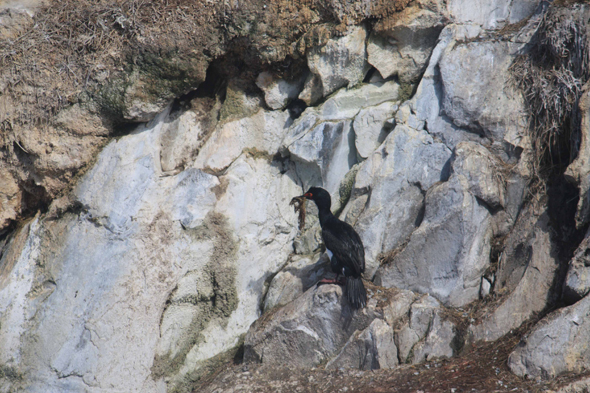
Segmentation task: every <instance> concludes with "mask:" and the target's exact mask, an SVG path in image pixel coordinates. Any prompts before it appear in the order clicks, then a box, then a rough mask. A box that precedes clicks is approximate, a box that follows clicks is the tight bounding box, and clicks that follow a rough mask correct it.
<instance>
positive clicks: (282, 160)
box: [0, 0, 588, 392]
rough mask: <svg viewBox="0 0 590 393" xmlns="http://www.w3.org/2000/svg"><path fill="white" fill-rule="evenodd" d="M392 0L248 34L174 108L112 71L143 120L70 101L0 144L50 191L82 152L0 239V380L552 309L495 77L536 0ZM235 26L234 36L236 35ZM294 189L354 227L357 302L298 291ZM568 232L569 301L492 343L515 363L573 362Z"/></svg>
mask: <svg viewBox="0 0 590 393" xmlns="http://www.w3.org/2000/svg"><path fill="white" fill-rule="evenodd" d="M402 3H403V2H396V6H399V8H396V10H401V9H402V8H403V10H402V11H401V12H400V13H398V14H395V15H389V14H387V15H385V14H384V15H382V16H383V17H382V18H380V19H379V20H377V21H375V23H374V24H373V23H372V24H367V23H364V22H365V21H364V19H365V18H373V17H374V14H373V13H372V11H371V10H370V9H371V7H368V6H367V7H365V6H366V5H367V4H373V5H374V3H371V2H369V3H367V2H363V4H364V6H362V5H363V4H360V3H357V2H346V4H339V5H336V4H332V3H330V6H329V7H327V8H326V9H325V10H324V11H325V12H326V13H331V15H332V17H333V18H337V19H338V22H339V24H338V25H337V26H336V25H335V26H325V25H321V26H319V25H317V26H315V25H314V26H315V27H314V29H311V28H310V30H309V31H306V32H300V33H301V34H302V36H301V37H300V38H301V39H300V40H297V41H296V42H293V45H290V44H289V45H286V44H285V43H284V41H285V40H286V41H288V40H287V39H286V38H284V40H283V41H281V44H280V45H279V44H276V47H273V46H272V45H271V44H270V43H269V42H270V41H268V40H271V38H272V37H271V38H269V37H268V36H264V37H263V38H264V42H266V43H267V44H268V45H266V44H265V45H266V46H264V45H262V44H261V46H256V48H258V49H260V53H258V52H257V53H255V54H253V55H252V56H261V59H263V60H264V61H268V62H271V63H272V64H270V65H268V67H266V66H265V67H266V68H265V67H262V66H260V67H259V68H260V69H259V68H255V69H249V70H248V71H247V72H244V73H243V75H235V74H232V73H230V72H226V71H227V70H225V71H224V72H225V73H226V74H227V80H217V79H216V80H207V81H205V85H206V86H207V88H202V89H198V90H196V91H194V92H192V93H191V94H188V95H182V96H181V97H179V99H178V100H177V101H175V102H174V103H173V105H168V104H169V101H170V100H171V99H172V98H171V97H168V96H166V97H167V98H166V99H163V100H162V102H160V101H158V102H152V101H149V100H148V101H145V102H142V101H141V100H139V101H137V100H136V101H137V102H136V101H134V99H135V98H137V97H138V96H140V95H141V94H140V93H141V91H142V89H144V88H146V86H145V83H146V81H145V80H142V79H141V78H139V79H133V78H134V76H133V75H130V76H129V78H130V79H129V83H130V84H129V86H127V87H129V89H132V90H128V91H127V93H129V92H131V93H133V94H131V93H129V94H130V95H129V97H127V98H129V100H130V101H129V102H127V112H126V113H127V115H128V117H130V118H133V119H134V120H149V119H152V120H151V121H150V122H149V123H146V124H141V125H136V126H135V127H133V130H132V131H131V132H129V133H128V134H127V135H123V136H120V137H118V138H115V139H109V138H107V137H108V135H110V132H111V130H110V129H108V127H106V126H105V125H104V124H102V123H101V122H100V121H98V120H99V119H100V116H99V111H98V110H97V108H88V107H86V106H82V105H78V106H75V105H74V106H71V107H68V108H67V109H64V110H62V111H60V112H59V115H58V122H57V123H56V124H57V126H58V131H59V130H61V131H63V130H66V129H67V130H68V133H67V134H68V136H66V137H64V138H61V137H62V136H63V134H60V132H61V131H60V132H57V131H56V132H55V133H52V135H53V136H54V137H55V138H57V139H56V140H55V146H54V149H55V150H52V151H53V152H55V154H54V155H52V154H51V152H50V153H47V151H48V150H47V146H49V145H44V144H38V143H37V144H35V143H34V141H29V140H21V139H18V138H17V139H15V140H14V141H13V142H14V143H12V144H11V146H12V149H13V151H11V152H12V153H14V154H16V155H18V156H19V157H21V158H23V159H24V157H25V156H26V155H27V154H33V153H34V154H36V155H37V156H38V157H39V159H38V161H37V162H35V163H34V164H35V165H36V168H41V167H43V168H45V169H46V170H44V171H42V172H43V178H39V179H38V180H39V182H38V184H41V185H42V187H45V188H47V187H48V186H47V185H48V184H50V183H51V184H52V187H53V188H52V190H56V193H55V195H58V194H59V193H58V192H57V190H58V189H60V187H63V180H64V179H63V176H62V175H63V171H62V172H60V173H61V174H60V175H59V176H57V178H59V179H58V180H55V178H56V177H55V176H54V177H52V174H54V173H55V172H56V171H57V169H55V168H58V167H59V168H61V169H63V168H67V169H68V171H70V174H71V175H72V176H73V173H75V172H76V171H77V170H78V169H79V168H81V167H82V166H83V165H86V164H87V163H89V162H90V161H91V160H93V161H92V162H93V164H92V165H91V166H90V167H89V169H88V171H87V172H86V173H84V174H79V178H77V179H76V182H75V183H73V184H72V191H71V192H68V193H64V197H63V198H60V199H56V200H55V201H54V202H53V203H52V204H51V205H50V206H49V207H48V209H47V211H46V212H39V213H38V214H37V215H36V216H35V217H34V218H32V219H30V220H28V221H27V222H23V223H22V225H20V226H18V227H17V228H16V229H15V230H14V231H12V232H11V233H10V234H6V235H4V236H3V237H2V238H1V240H0V349H1V350H0V381H1V383H0V391H3V392H11V391H27V392H46V391H48V390H49V391H109V390H112V389H115V388H116V389H118V390H121V391H144V392H164V391H170V392H189V391H192V390H194V383H195V381H198V380H199V378H201V377H202V376H203V375H205V374H206V373H207V372H208V371H209V370H211V369H212V368H213V367H215V366H216V365H217V364H219V363H220V362H221V363H222V362H223V361H224V360H225V359H226V358H228V357H230V356H233V354H234V353H235V351H236V348H237V347H239V346H240V345H242V344H243V348H244V360H245V361H246V362H260V363H263V364H264V365H269V366H282V367H288V368H291V369H308V368H311V367H326V368H328V369H340V368H357V369H360V370H372V369H377V368H395V367H398V366H400V365H403V364H416V363H420V362H424V361H430V360H433V359H436V358H443V357H452V356H454V355H456V354H457V352H458V351H460V350H461V348H462V347H463V345H464V344H465V342H466V341H467V342H469V341H479V340H488V341H493V340H496V339H499V338H500V337H502V336H503V335H505V334H506V333H507V332H509V331H511V330H513V329H516V328H518V327H519V326H521V325H522V323H524V322H525V321H526V320H528V319H530V318H532V317H534V316H535V315H536V314H537V313H541V312H544V311H545V310H546V309H547V308H548V307H549V306H550V305H551V304H553V303H554V300H555V299H556V293H561V290H562V288H561V286H560V285H559V280H560V277H561V276H560V274H562V273H565V271H564V272H562V271H561V269H560V267H561V266H560V264H562V263H563V262H564V261H563V260H561V259H560V258H561V256H560V255H558V254H559V253H556V252H555V249H554V246H555V244H554V239H553V237H552V233H553V230H554V228H553V227H552V221H551V220H552V219H551V215H550V212H549V210H550V208H549V207H548V206H545V205H543V204H540V203H539V204H534V203H530V204H529V203H528V202H527V200H526V198H525V196H526V195H527V192H528V191H529V190H528V189H527V184H528V182H529V181H530V180H531V177H532V173H531V162H532V156H533V152H532V151H531V150H532V145H531V141H530V138H529V137H528V135H527V133H526V125H527V115H526V113H527V112H526V108H525V105H524V99H523V97H522V96H521V94H520V93H519V91H517V90H515V89H513V88H512V87H511V85H509V84H507V81H506V80H507V74H508V72H509V67H510V65H511V64H512V63H513V61H514V59H515V57H516V56H517V53H519V50H523V48H525V46H526V44H527V43H528V39H529V38H530V36H531V31H533V30H534V28H535V27H536V26H537V25H536V23H538V21H539V20H540V19H541V18H542V14H541V13H538V14H535V13H534V12H535V10H537V5H538V4H537V2H533V1H521V2H514V1H502V0H498V1H493V2H491V3H490V4H488V3H485V4H483V3H481V2H475V3H473V2H471V3H470V2H466V1H459V0H453V1H447V2H442V1H441V2H439V1H426V0H424V1H414V2H412V3H411V4H409V3H404V4H403V5H401V4H402ZM480 3H481V4H480ZM355 4H356V8H355ZM349 6H350V7H349ZM405 6H407V7H405ZM404 7H405V8H404ZM262 9H263V10H264V9H265V8H262ZM351 9H354V10H356V11H355V12H354V15H356V16H357V17H358V19H354V20H353V19H348V17H347V15H348V16H349V17H350V15H352V13H351ZM540 11H543V9H542V8H540ZM261 12H262V11H261ZM269 12H270V11H269ZM310 12H311V11H310ZM252 15H254V14H252ZM252 15H250V16H252ZM259 17H260V18H263V16H259ZM309 17H310V18H311V19H312V20H316V19H317V21H321V20H323V19H321V18H320V15H319V14H315V13H312V14H310V16H309ZM252 18H253V19H251V20H250V19H247V20H246V19H245V20H244V21H243V22H244V25H243V26H242V27H241V28H242V29H245V30H248V31H250V32H252V31H255V24H254V23H253V21H261V20H263V19H256V18H255V17H254V16H252ZM322 18H323V16H322ZM317 21H316V22H317ZM520 21H522V22H523V23H521V24H519V25H518V26H509V28H507V29H505V30H502V31H501V32H500V31H497V30H494V29H497V28H500V27H503V26H505V25H506V24H507V23H516V22H520ZM316 22H313V23H314V24H315V23H316ZM310 23H311V22H310ZM317 23H319V22H317ZM232 26H233V25H232ZM233 28H236V27H235V26H233ZM519 28H521V30H520V31H519V32H518V33H515V32H514V30H518V29H519ZM260 29H261V30H260V31H267V30H265V29H267V26H260ZM230 30H231V29H230ZM242 33H243V32H242ZM242 33H240V32H238V31H233V30H231V31H230V32H228V34H230V35H232V37H234V38H235V37H241V36H242ZM264 34H266V33H264ZM264 34H263V35H264ZM277 34H278V33H277ZM527 37H528V38H527ZM275 38H276V37H275ZM276 39H279V38H276ZM235 42H236V45H238V44H239V42H240V41H239V40H236V41H235ZM287 47H288V48H290V49H289V51H287V49H286V48H287ZM261 53H263V54H261ZM218 54H219V53H218ZM213 55H214V54H211V56H213ZM287 55H289V56H292V57H290V58H289V59H290V60H289V61H285V62H283V59H285V58H286V56H287ZM225 61H227V59H226V60H225ZM262 62H263V61H262V60H261V63H262ZM279 62H280V63H279ZM216 64H217V65H219V67H222V66H223V64H225V63H219V64H218V63H216ZM226 66H227V64H226ZM234 66H235V65H232V67H234ZM289 67H293V68H297V69H292V68H289ZM373 68H374V69H373ZM200 71H203V72H201V74H203V75H201V76H202V77H203V78H205V77H204V74H205V73H204V69H201V70H200ZM213 71H215V72H213ZM221 71H223V70H211V72H210V73H209V75H210V76H209V78H213V79H215V78H221V76H223V75H225V74H224V72H221ZM211 75H213V76H211ZM136 76H137V75H136ZM193 88H196V86H193ZM133 89H135V90H133ZM179 95H180V93H179ZM586 98H587V97H586ZM152 104H153V106H150V105H152ZM584 105H585V101H584V100H582V101H581V106H582V107H583V108H585V106H584ZM294 106H295V108H294ZM130 111H131V112H130ZM154 116H155V118H154ZM582 120H583V121H582V123H584V124H585V123H586V122H587V121H586V120H587V119H586V118H585V117H584V119H582ZM30 132H37V133H39V132H41V131H40V130H37V129H34V128H32V129H31V131H30ZM69 133H74V134H75V133H78V134H79V135H80V136H82V135H86V136H88V135H90V136H92V138H94V139H92V141H93V142H92V143H91V144H92V148H84V146H82V145H83V144H85V143H87V140H86V142H83V143H82V142H80V141H79V140H78V139H77V138H73V137H72V138H70V137H71V135H70V134H69ZM61 139H63V143H57V142H58V141H61ZM52 143H53V142H52ZM77 143H78V144H77ZM88 143H90V142H88ZM585 149H586V148H585V147H582V148H581V151H585ZM21 150H22V152H24V153H26V154H24V153H23V154H21V153H22V152H21V153H19V152H20V151H21ZM43 151H45V153H43ZM68 151H70V152H69V153H68V154H66V153H67V152H68ZM27 152H28V153H27ZM12 153H11V154H12ZM42 153H43V154H42ZM578 160H579V162H580V163H581V162H582V159H581V158H579V159H578ZM60 165H61V166H60ZM580 165H581V164H580ZM59 168H58V169H59ZM572 168H573V167H572ZM21 169H22V168H21ZM571 171H572V174H571V176H570V177H571V178H572V179H574V178H575V179H574V180H575V181H576V182H577V183H576V184H580V185H583V184H585V183H583V176H585V175H584V172H583V168H582V169H580V170H579V171H578V172H576V173H574V172H573V169H571ZM21 175H22V177H19V176H20V175H19V173H18V170H16V172H15V171H9V172H5V171H1V172H0V185H1V186H2V187H0V202H1V203H2V206H3V209H2V211H0V227H3V226H4V225H5V224H6V223H8V222H9V221H11V220H14V219H15V218H16V217H18V215H19V214H20V213H19V212H20V211H21V210H22V204H21V202H23V201H24V199H23V195H22V189H21V188H20V185H19V181H21V180H22V179H24V178H26V176H25V174H24V173H21ZM27 176H28V175H27ZM52 182H53V183H52ZM35 184H37V183H35ZM38 184H37V185H38ZM310 186H321V187H324V188H326V189H327V190H328V191H329V192H330V194H331V196H332V201H333V206H332V208H333V211H334V213H335V214H336V215H338V216H339V217H340V218H341V219H343V220H346V221H347V222H349V223H350V224H351V225H353V226H354V228H355V229H356V231H357V232H358V233H359V235H360V237H361V239H362V241H363V244H364V246H365V253H366V271H365V274H364V279H365V283H366V286H367V289H368V293H369V301H368V305H367V307H366V308H364V309H362V310H357V311H353V310H352V309H351V308H350V306H349V304H348V303H347V301H346V299H345V298H344V297H343V296H342V288H341V287H340V286H336V285H320V286H317V285H316V284H317V282H318V281H319V279H321V278H322V277H325V276H327V275H330V274H331V272H330V269H329V264H328V260H327V256H326V254H325V253H324V249H323V245H322V240H321V236H320V228H319V223H318V220H317V217H316V212H317V210H316V209H315V207H314V206H313V205H312V204H308V205H307V217H306V218H305V220H303V224H304V225H303V228H300V229H298V228H297V224H298V220H297V219H298V217H297V216H296V214H294V213H293V211H292V208H291V207H290V206H289V202H290V200H291V198H292V197H294V196H297V195H300V194H301V193H302V192H304V191H305V190H306V189H307V188H308V187H310ZM30 187H34V184H32V183H31V184H30ZM47 189H49V188H47ZM19 193H20V194H19ZM580 206H581V207H580V212H581V213H579V217H580V218H579V222H580V223H583V222H584V221H583V219H582V216H583V214H582V213H583V206H584V205H583V201H582V202H581V205H580ZM6 225H7V224H6ZM586 243H587V242H584V243H582V245H580V248H579V249H578V251H577V253H576V255H575V259H574V260H572V262H571V263H570V265H571V268H570V272H569V273H568V276H567V277H568V278H567V280H566V285H565V287H564V288H563V293H564V294H565V295H566V298H567V299H569V300H568V301H570V302H575V301H578V300H579V299H582V300H580V301H578V302H577V303H575V304H573V305H571V306H570V307H569V308H566V309H562V310H558V311H557V312H555V313H554V314H551V315H550V316H549V317H547V319H546V323H544V324H543V325H540V326H538V327H536V328H535V330H533V331H532V333H531V335H530V336H529V338H528V339H527V342H526V343H523V344H522V345H521V346H520V347H519V348H518V349H517V350H516V351H515V352H514V354H513V355H512V357H511V361H510V362H511V363H510V364H511V367H512V369H513V370H514V371H515V372H517V373H518V374H519V375H525V374H528V375H532V376H539V375H540V376H553V375H557V374H559V373H562V372H568V371H574V372H579V371H580V370H583V369H584V367H587V364H588V359H587V357H588V356H587V353H586V352H585V349H584V348H585V347H580V346H579V345H578V344H579V343H578V341H577V340H580V342H581V341H583V340H584V339H585V338H586V336H585V330H584V329H586V325H587V323H586V322H585V319H584V318H585V315H586V314H587V312H586V311H585V310H586V309H585V307H586V299H587V298H586V297H584V296H586V294H587V292H588V285H587V283H586V281H587V280H586V277H585V275H586V271H585V269H586V259H585V254H586V251H587V250H586V248H587V245H586ZM489 296H493V297H494V299H497V302H495V303H494V307H490V308H489V313H488V314H486V315H484V316H483V317H481V318H479V319H478V320H469V319H467V318H468V314H467V313H464V312H463V309H461V308H462V307H469V306H470V304H472V303H473V302H476V301H478V300H480V298H486V297H489ZM560 332H568V334H566V335H563V334H562V335H560V336H559V337H557V336H558V335H559V333H560ZM544 336H547V337H551V342H549V343H547V342H546V340H545V339H544V338H543V337H544ZM580 348H581V349H580ZM554 353H556V354H558V356H555V357H551V356H548V355H547V354H554Z"/></svg>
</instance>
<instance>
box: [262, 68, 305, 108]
mask: <svg viewBox="0 0 590 393" xmlns="http://www.w3.org/2000/svg"><path fill="white" fill-rule="evenodd" d="M303 82H304V79H302V78H300V79H299V80H295V81H286V80H284V79H279V78H277V77H276V76H275V75H273V74H272V73H270V72H267V71H265V72H262V73H260V74H259V75H258V77H257V78H256V86H258V87H259V88H260V89H261V90H262V91H263V92H264V101H265V102H266V105H268V107H269V108H270V109H273V110H277V109H284V108H285V107H286V106H287V104H288V103H289V101H291V100H292V99H293V98H297V96H298V95H299V92H301V89H302V88H303ZM308 105H309V104H308Z"/></svg>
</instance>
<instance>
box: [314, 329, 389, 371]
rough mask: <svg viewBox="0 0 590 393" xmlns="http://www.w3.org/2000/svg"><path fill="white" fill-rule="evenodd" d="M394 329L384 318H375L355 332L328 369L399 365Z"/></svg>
mask: <svg viewBox="0 0 590 393" xmlns="http://www.w3.org/2000/svg"><path fill="white" fill-rule="evenodd" d="M398 363H399V362H398V359H397V348H396V346H395V342H394V341H393V329H392V328H391V326H389V325H388V324H387V323H386V322H385V321H383V320H382V319H374V320H373V322H371V324H370V325H369V326H368V327H367V328H366V329H365V330H363V331H357V332H355V333H354V334H353V335H352V336H351V337H350V339H349V340H348V342H347V343H346V344H345V345H344V347H343V348H342V350H341V351H340V352H339V353H338V355H336V357H335V358H334V359H332V360H330V361H329V362H328V364H326V368H327V369H339V368H358V369H360V370H377V369H382V368H385V369H387V368H394V367H395V366H397V365H398Z"/></svg>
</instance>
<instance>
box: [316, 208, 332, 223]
mask: <svg viewBox="0 0 590 393" xmlns="http://www.w3.org/2000/svg"><path fill="white" fill-rule="evenodd" d="M316 205H317V203H316ZM318 211H319V212H318V216H319V217H320V226H321V227H323V226H324V223H326V221H327V220H328V219H330V217H334V215H333V214H332V211H331V210H330V206H329V205H328V206H326V205H323V204H320V205H318Z"/></svg>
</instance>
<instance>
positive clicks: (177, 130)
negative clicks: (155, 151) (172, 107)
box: [160, 98, 219, 174]
mask: <svg viewBox="0 0 590 393" xmlns="http://www.w3.org/2000/svg"><path fill="white" fill-rule="evenodd" d="M191 104H192V107H193V108H192V109H191V110H188V111H186V112H184V113H182V114H181V115H180V116H179V117H178V118H177V119H174V120H173V121H171V122H168V123H166V124H164V126H163V127H162V134H161V138H160V165H161V166H162V171H163V172H167V173H171V174H172V173H173V171H176V170H181V169H183V168H184V166H185V165H187V164H188V163H189V162H192V161H193V160H194V158H195V157H196V155H197V152H198V150H199V149H200V148H201V147H202V146H203V143H204V142H205V140H206V137H207V135H208V134H210V133H211V131H212V130H213V128H214V127H215V126H216V124H217V115H218V113H219V105H218V104H217V103H216V102H215V101H213V100H212V99H207V98H204V99H196V100H194V101H193V102H192V103H191Z"/></svg>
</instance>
